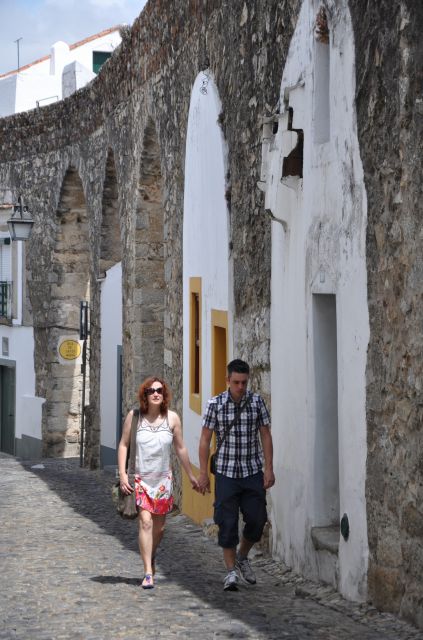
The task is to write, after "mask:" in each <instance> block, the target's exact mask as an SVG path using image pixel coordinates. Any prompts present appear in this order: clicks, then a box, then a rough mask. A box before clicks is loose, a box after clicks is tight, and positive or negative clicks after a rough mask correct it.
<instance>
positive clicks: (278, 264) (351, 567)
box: [261, 0, 369, 600]
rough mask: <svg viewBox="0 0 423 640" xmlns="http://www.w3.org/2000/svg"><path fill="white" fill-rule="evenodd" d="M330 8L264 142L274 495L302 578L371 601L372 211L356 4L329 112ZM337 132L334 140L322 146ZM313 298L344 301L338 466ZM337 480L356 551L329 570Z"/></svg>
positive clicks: (290, 62)
mask: <svg viewBox="0 0 423 640" xmlns="http://www.w3.org/2000/svg"><path fill="white" fill-rule="evenodd" d="M319 4H320V3H317V2H313V1H311V0H305V1H304V3H303V6H302V9H301V13H300V16H299V19H298V23H297V26H296V30H295V33H294V36H293V38H292V41H291V45H290V50H289V54H288V58H287V62H286V66H285V69H284V73H283V78H282V85H281V93H280V109H281V114H280V116H279V118H277V119H278V131H277V133H276V134H275V135H272V134H271V128H270V129H269V127H268V128H267V130H265V140H264V145H263V169H262V183H261V187H262V188H263V190H265V191H266V207H267V208H268V209H270V210H271V212H272V213H273V215H274V216H276V217H278V218H279V219H280V220H282V222H283V224H282V223H280V222H273V223H272V306H271V367H272V415H273V424H274V429H273V437H274V443H275V473H276V478H277V483H276V485H275V487H274V489H273V490H272V504H273V510H272V524H273V547H274V548H273V550H274V553H275V555H276V556H279V557H282V558H283V559H284V560H285V562H286V563H287V564H288V565H290V566H292V567H294V568H295V569H297V570H300V571H301V572H303V573H305V574H306V575H310V576H312V577H318V578H321V579H326V580H328V581H332V582H334V583H335V584H336V586H337V587H338V588H339V589H340V591H341V592H342V593H343V594H344V595H345V596H346V597H348V598H352V599H359V600H362V599H364V598H365V596H366V572H367V558H368V542H367V525H366V501H365V462H366V419H365V366H366V349H367V343H368V338H369V321H368V308H367V295H366V294H367V281H366V262H365V230H366V211H367V205H366V194H365V189H364V183H363V171H362V164H361V159H360V153H359V146H358V140H357V133H356V119H355V109H354V95H355V68H354V42H353V31H352V26H351V21H350V16H349V11H348V6H347V2H346V0H341V1H339V2H336V3H335V2H332V1H329V2H328V3H327V5H328V9H329V11H328V15H329V16H330V22H329V26H330V65H329V75H330V87H329V91H328V93H327V95H326V98H327V102H328V110H327V113H324V112H322V109H323V111H324V108H325V107H324V105H325V91H326V89H325V82H326V81H327V80H328V77H329V76H327V75H326V76H325V69H324V65H325V61H324V59H323V61H322V58H320V59H317V58H318V56H319V55H320V53H321V50H320V51H319V45H317V44H316V42H315V38H314V23H315V17H316V14H317V10H318V8H319ZM318 67H319V68H318ZM288 106H290V107H292V108H293V110H294V118H293V128H298V129H302V130H303V131H304V163H303V172H304V173H303V179H299V178H292V177H291V178H288V179H285V182H284V183H283V182H281V176H282V161H283V157H284V156H287V155H288V153H289V152H290V150H291V149H292V147H293V146H294V145H295V143H296V140H297V137H296V134H295V133H294V132H287V124H288V117H287V108H288ZM327 127H329V129H328V131H329V132H330V137H329V140H327V141H323V142H322V140H325V138H326V134H325V130H326V129H327ZM313 294H332V295H336V313H337V336H336V338H337V383H338V416H337V419H338V447H339V459H338V461H336V460H335V461H334V460H333V459H332V461H330V460H329V457H330V454H329V452H326V451H325V450H323V451H322V446H321V445H322V442H321V438H322V433H321V432H318V430H317V428H316V424H317V422H318V415H317V414H316V411H317V405H316V392H315V388H316V384H318V383H319V380H318V379H317V378H318V375H319V371H318V370H317V374H316V372H315V366H319V362H320V361H321V360H322V358H324V357H325V356H326V354H325V353H321V352H319V351H318V349H317V351H316V346H315V344H314V342H315V340H314V338H316V339H317V337H314V336H313V327H314V325H313ZM332 338H333V340H334V339H335V336H332ZM316 355H317V357H318V359H319V362H315V356H316ZM276 416H277V419H275V417H276ZM323 437H324V436H323ZM329 444H330V446H332V445H333V443H332V444H331V443H329ZM325 455H326V456H327V459H328V462H327V465H326V467H325ZM336 465H337V466H338V468H337V469H335V468H334V467H335V466H336ZM336 473H339V513H340V516H342V514H343V513H347V514H348V518H349V522H350V537H349V540H348V541H347V542H346V541H344V540H343V538H342V537H340V540H339V555H338V558H337V559H336V563H335V566H333V567H332V568H330V567H329V565H328V563H330V558H329V560H328V557H329V555H330V554H328V552H317V551H316V550H315V548H314V545H313V543H312V539H311V528H312V527H314V526H319V525H320V526H322V525H325V524H327V522H326V521H327V519H328V518H327V516H324V515H323V512H322V509H323V507H324V506H325V505H323V507H322V499H323V500H324V498H325V496H324V495H323V496H320V498H319V497H318V495H317V493H318V491H317V489H316V488H318V487H319V486H320V485H321V484H322V482H324V477H325V474H326V475H329V476H330V475H331V474H332V475H336ZM328 493H329V492H328ZM330 499H331V496H330V495H328V501H330ZM326 506H328V505H326ZM325 518H326V521H325ZM325 554H326V559H325ZM325 563H326V564H325Z"/></svg>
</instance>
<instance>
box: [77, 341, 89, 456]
mask: <svg viewBox="0 0 423 640" xmlns="http://www.w3.org/2000/svg"><path fill="white" fill-rule="evenodd" d="M86 370H87V340H86V339H85V340H84V344H83V346H82V366H81V373H82V400H81V405H82V406H81V435H80V438H81V445H80V448H79V465H80V466H81V467H82V466H83V465H84V439H85V380H86Z"/></svg>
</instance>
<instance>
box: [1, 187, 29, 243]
mask: <svg viewBox="0 0 423 640" xmlns="http://www.w3.org/2000/svg"><path fill="white" fill-rule="evenodd" d="M33 224H34V220H33V219H32V217H31V214H30V212H29V210H28V207H27V206H26V205H24V203H23V198H22V196H19V198H18V204H15V205H14V206H13V213H12V217H11V218H10V220H8V221H7V226H8V227H9V233H10V237H11V238H12V240H28V238H29V236H30V235H31V230H32V225H33Z"/></svg>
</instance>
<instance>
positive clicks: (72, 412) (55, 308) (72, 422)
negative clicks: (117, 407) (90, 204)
mask: <svg viewBox="0 0 423 640" xmlns="http://www.w3.org/2000/svg"><path fill="white" fill-rule="evenodd" d="M55 222H56V234H55V236H56V237H55V245H54V248H53V256H52V269H51V278H52V285H51V300H50V310H49V322H48V348H47V351H48V353H47V354H46V357H47V360H48V362H49V365H50V366H49V369H50V371H49V374H50V375H48V376H47V383H46V387H47V388H46V400H47V402H46V407H45V420H44V422H45V424H44V452H45V454H46V455H48V456H63V457H69V456H78V455H79V446H80V424H81V409H82V374H81V363H80V361H79V360H78V359H75V358H69V360H67V359H66V357H63V354H59V350H58V347H59V345H60V344H61V343H62V341H63V340H64V339H69V340H72V341H74V342H78V339H79V313H80V302H81V301H82V300H87V301H89V299H90V275H89V274H90V252H89V236H88V221H87V209H86V203H85V197H84V192H83V188H82V183H81V180H80V178H79V175H78V172H77V170H76V169H75V168H74V167H70V168H69V169H68V171H67V173H66V175H65V178H64V180H63V185H62V189H61V193H60V199H59V206H58V208H57V212H56V219H55ZM88 380H89V376H88V372H87V391H86V396H85V404H88Z"/></svg>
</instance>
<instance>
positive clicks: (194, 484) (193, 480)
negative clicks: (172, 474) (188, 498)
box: [189, 474, 200, 493]
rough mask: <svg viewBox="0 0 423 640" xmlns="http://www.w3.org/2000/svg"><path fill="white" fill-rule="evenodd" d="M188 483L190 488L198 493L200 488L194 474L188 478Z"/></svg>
mask: <svg viewBox="0 0 423 640" xmlns="http://www.w3.org/2000/svg"><path fill="white" fill-rule="evenodd" d="M189 481H190V482H191V487H192V488H193V489H194V491H198V492H199V493H200V486H199V484H198V480H197V478H196V477H195V475H194V474H192V475H190V476H189Z"/></svg>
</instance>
